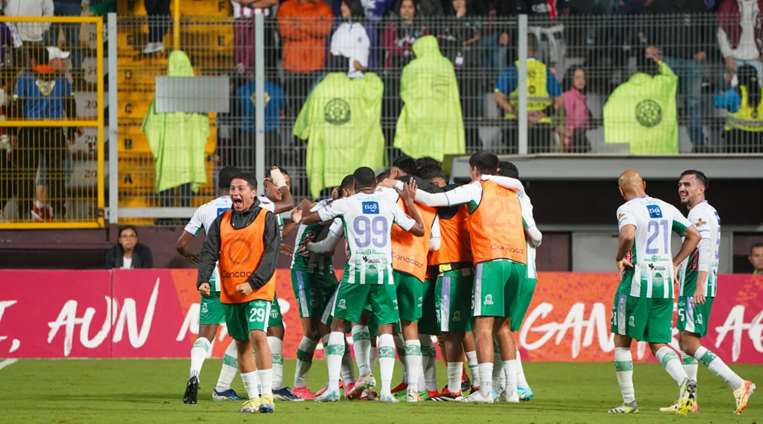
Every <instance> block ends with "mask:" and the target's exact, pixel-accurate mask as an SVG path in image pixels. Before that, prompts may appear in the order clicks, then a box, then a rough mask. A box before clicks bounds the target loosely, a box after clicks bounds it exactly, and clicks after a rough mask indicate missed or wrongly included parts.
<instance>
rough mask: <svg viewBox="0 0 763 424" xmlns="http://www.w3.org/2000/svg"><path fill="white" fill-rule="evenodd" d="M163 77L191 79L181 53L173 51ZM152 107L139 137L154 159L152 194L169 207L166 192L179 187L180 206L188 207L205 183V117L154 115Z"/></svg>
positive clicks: (181, 113) (186, 63)
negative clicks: (165, 74) (156, 195)
mask: <svg viewBox="0 0 763 424" xmlns="http://www.w3.org/2000/svg"><path fill="white" fill-rule="evenodd" d="M167 75H168V76H171V77H192V76H193V67H192V66H191V61H190V60H189V59H188V56H186V54H185V53H183V52H182V51H180V50H175V51H173V52H172V53H171V54H170V57H169V65H168V68H167ZM155 105H156V100H155V99H154V100H153V101H152V102H151V106H149V108H148V113H147V114H146V117H145V119H144V121H143V133H144V134H145V135H146V139H147V141H148V145H149V147H150V148H151V153H152V154H153V156H154V164H155V174H156V175H155V181H154V190H155V191H156V192H157V193H159V194H160V195H161V197H162V206H170V205H171V197H170V196H171V193H172V191H170V189H173V188H175V187H181V192H182V193H183V196H182V200H183V201H184V203H183V206H190V191H191V190H192V191H193V192H196V191H198V189H199V187H201V186H202V185H204V184H206V182H207V174H206V169H205V167H204V146H205V145H206V143H207V138H208V137H209V117H208V116H207V115H206V114H202V113H186V112H167V113H158V112H156V110H155Z"/></svg>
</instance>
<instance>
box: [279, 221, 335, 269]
mask: <svg viewBox="0 0 763 424" xmlns="http://www.w3.org/2000/svg"><path fill="white" fill-rule="evenodd" d="M326 225H327V224H309V225H304V224H300V225H299V227H298V228H297V237H296V238H295V239H294V255H293V256H292V259H291V269H294V270H297V271H304V272H308V273H311V274H331V273H333V270H332V266H333V265H332V254H331V253H328V254H321V253H313V252H310V251H309V250H308V249H307V242H308V241H317V240H318V237H319V235H320V234H321V232H323V231H324V229H325V227H326ZM336 225H338V226H340V227H341V225H342V222H341V219H335V220H334V221H332V223H331V227H334V226H336ZM340 231H341V228H340Z"/></svg>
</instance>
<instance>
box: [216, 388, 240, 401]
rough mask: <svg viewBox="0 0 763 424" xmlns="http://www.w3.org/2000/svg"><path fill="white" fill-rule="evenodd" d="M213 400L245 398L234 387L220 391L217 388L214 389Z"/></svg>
mask: <svg viewBox="0 0 763 424" xmlns="http://www.w3.org/2000/svg"><path fill="white" fill-rule="evenodd" d="M212 400H244V398H242V397H241V396H239V395H238V393H236V391H235V390H233V389H228V390H223V391H222V392H218V391H217V389H212Z"/></svg>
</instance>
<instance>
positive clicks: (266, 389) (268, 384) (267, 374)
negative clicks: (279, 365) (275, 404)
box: [257, 369, 273, 396]
mask: <svg viewBox="0 0 763 424" xmlns="http://www.w3.org/2000/svg"><path fill="white" fill-rule="evenodd" d="M257 378H258V379H259V380H260V386H261V390H262V395H263V396H272V395H273V369H269V370H257Z"/></svg>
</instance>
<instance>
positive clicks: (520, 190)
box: [482, 175, 525, 195]
mask: <svg viewBox="0 0 763 424" xmlns="http://www.w3.org/2000/svg"><path fill="white" fill-rule="evenodd" d="M482 179H483V180H489V181H492V182H494V183H496V184H498V185H499V186H501V187H503V188H506V189H509V190H511V191H515V192H517V195H522V194H524V192H525V186H524V185H522V182H521V181H519V180H518V179H516V178H511V177H504V176H502V175H483V176H482Z"/></svg>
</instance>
